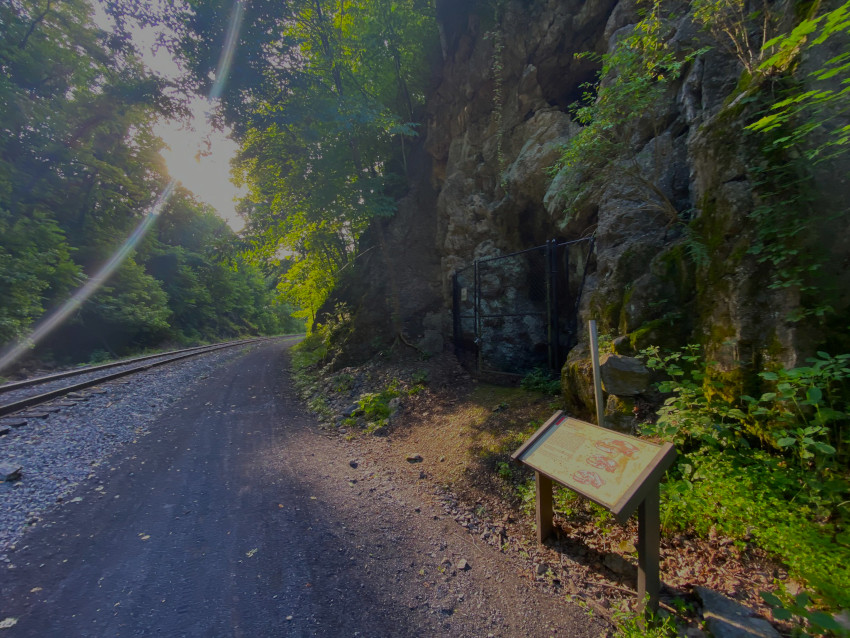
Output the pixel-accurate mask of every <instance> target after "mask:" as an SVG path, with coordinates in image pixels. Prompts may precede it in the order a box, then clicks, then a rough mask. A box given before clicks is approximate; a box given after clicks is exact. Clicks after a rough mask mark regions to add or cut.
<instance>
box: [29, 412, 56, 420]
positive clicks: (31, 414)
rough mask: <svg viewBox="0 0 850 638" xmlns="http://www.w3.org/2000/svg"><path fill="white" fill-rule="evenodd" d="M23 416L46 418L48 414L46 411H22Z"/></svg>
mask: <svg viewBox="0 0 850 638" xmlns="http://www.w3.org/2000/svg"><path fill="white" fill-rule="evenodd" d="M24 416H25V417H26V418H28V419H46V418H47V417H48V416H50V415H49V414H47V412H24Z"/></svg>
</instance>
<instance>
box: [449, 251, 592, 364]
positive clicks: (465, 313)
mask: <svg viewBox="0 0 850 638" xmlns="http://www.w3.org/2000/svg"><path fill="white" fill-rule="evenodd" d="M592 254H593V238H591V237H588V238H584V239H578V240H574V241H560V242H559V241H557V240H554V239H552V240H549V241H547V242H546V243H545V244H544V245H542V246H535V247H534V248H528V249H526V250H521V251H519V252H515V253H510V254H507V255H499V256H498V257H490V258H487V259H478V260H476V261H474V262H473V264H472V265H471V266H468V267H467V268H463V269H461V270H458V271H457V272H455V274H454V276H453V280H452V283H453V289H452V292H453V304H452V317H453V324H454V345H455V354H456V355H457V357H458V359H459V360H460V361H461V362H462V363H463V364H464V365H465V366H466V367H467V368H469V369H474V370H477V371H478V373H480V374H487V373H490V374H503V375H514V376H523V375H525V374H528V373H529V372H531V371H533V370H536V369H539V368H544V369H549V370H551V371H552V372H558V371H559V370H560V368H561V366H562V365H563V363H564V361H565V360H566V356H567V353H568V352H569V351H570V349H571V348H572V347H573V346H575V344H576V342H577V328H578V305H579V300H580V299H581V292H582V289H583V287H584V280H585V276H586V274H587V268H588V266H589V264H590V258H591V255H592Z"/></svg>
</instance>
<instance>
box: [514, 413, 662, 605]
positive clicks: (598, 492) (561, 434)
mask: <svg viewBox="0 0 850 638" xmlns="http://www.w3.org/2000/svg"><path fill="white" fill-rule="evenodd" d="M675 458H676V450H675V448H674V447H673V445H672V444H670V443H665V444H663V445H656V444H654V443H650V442H648V441H643V440H641V439H638V438H635V437H633V436H628V435H625V434H620V433H618V432H615V431H613V430H608V429H606V428H601V427H599V426H596V425H593V424H591V423H586V422H584V421H579V420H578V419H573V418H569V417H567V416H565V415H564V413H563V412H561V411H558V412H556V413H555V414H553V415H552V417H551V418H550V419H549V420H548V421H547V422H546V423H544V424H543V425H542V426H541V427H540V429H538V430H537V432H535V433H534V434H533V435H532V436H531V438H530V439H528V441H526V442H525V443H524V444H523V445H522V446H521V447H520V448H519V449H518V450H517V451H516V452H514V453H513V454H512V455H511V459H512V460H514V461H518V462H520V463H525V464H526V465H528V466H529V467H531V468H533V469H534V470H535V474H536V479H537V507H536V515H537V516H536V517H537V538H538V540H539V541H540V542H543V540H544V539H545V538H546V537H547V536H549V534H550V533H551V532H552V481H553V480H554V481H557V482H558V483H561V484H563V485H565V486H567V487H568V488H570V489H571V490H574V491H575V492H578V493H579V494H581V495H583V496H586V497H587V498H589V499H590V500H592V501H593V502H595V503H598V504H599V505H602V506H603V507H605V508H607V509H608V510H610V511H611V513H612V514H614V517H615V518H616V519H617V520H618V521H619V522H620V523H625V522H626V521H627V520H628V518H629V516H631V514H632V513H633V512H634V511H635V510H636V509H637V510H638V595H639V597H640V600H641V601H642V600H643V598H644V596H645V595H648V596H649V599H650V608H652V609H656V608H657V605H658V592H659V589H660V580H659V568H658V563H659V542H660V538H659V535H660V516H659V500H658V484H659V482H660V481H661V477H662V476H663V475H664V472H666V471H667V468H669V467H670V465H672V463H673V460H674V459H675Z"/></svg>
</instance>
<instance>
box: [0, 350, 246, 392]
mask: <svg viewBox="0 0 850 638" xmlns="http://www.w3.org/2000/svg"><path fill="white" fill-rule="evenodd" d="M243 341H244V340H243ZM209 347H210V345H205V346H193V347H191V348H185V349H181V350H169V351H167V352H160V353H159V354H146V355H144V356H141V357H133V358H131V359H123V360H121V361H111V362H110V363H101V364H98V365H93V366H85V367H84V368H75V369H74V370H65V371H64V372H56V373H54V374H46V375H44V376H42V377H32V378H31V379H23V380H22V381H12V382H11V383H4V384H3V385H0V393H3V392H11V391H12V390H20V389H21V388H28V387H30V386H33V385H39V384H41V383H49V382H51V381H58V380H59V379H65V378H67V377H74V376H77V375H80V374H87V373H89V372H97V371H98V370H108V369H109V368H117V367H118V366H126V365H130V364H133V363H138V362H140V361H149V360H151V359H156V358H158V357H167V356H170V355H172V354H177V353H178V352H189V351H190V350H202V349H204V348H209Z"/></svg>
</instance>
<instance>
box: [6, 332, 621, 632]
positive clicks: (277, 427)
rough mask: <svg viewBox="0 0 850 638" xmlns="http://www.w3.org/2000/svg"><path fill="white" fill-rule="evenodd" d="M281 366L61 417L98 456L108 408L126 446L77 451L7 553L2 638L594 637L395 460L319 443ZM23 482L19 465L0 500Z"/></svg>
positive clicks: (171, 384)
mask: <svg viewBox="0 0 850 638" xmlns="http://www.w3.org/2000/svg"><path fill="white" fill-rule="evenodd" d="M286 350H287V347H286V345H278V344H263V345H259V346H255V347H253V348H251V349H250V352H248V353H247V354H245V355H244V356H242V357H239V358H238V359H236V358H235V357H234V359H232V360H229V361H228V360H227V359H226V357H227V356H232V355H224V356H223V357H221V358H219V357H216V356H215V355H213V356H211V357H210V358H209V359H208V358H206V357H205V358H204V360H203V361H198V362H192V363H187V364H186V365H187V366H188V367H189V368H191V370H188V371H186V374H184V375H178V374H177V373H176V372H173V375H174V376H172V377H171V378H168V379H165V380H163V381H162V382H161V385H160V384H159V383H160V382H157V383H158V384H157V388H156V389H155V390H154V391H153V392H151V391H149V392H148V393H147V394H146V395H145V396H148V397H156V398H155V399H154V398H149V399H147V400H141V399H139V397H138V396H135V397H133V396H131V393H130V392H129V390H130V389H129V388H126V387H125V388H122V389H117V390H114V391H110V392H109V393H108V394H106V395H96V396H95V397H93V398H92V399H91V400H90V401H89V402H87V403H85V404H82V405H80V406H75V409H77V408H81V409H84V410H85V411H86V415H87V419H88V423H89V426H88V429H84V430H82V431H79V432H78V434H77V437H76V438H92V439H93V440H95V439H102V438H103V433H102V432H101V431H100V430H98V434H97V435H95V428H93V427H92V424H94V423H95V422H96V421H97V419H98V417H97V402H103V404H102V405H100V408H99V409H100V410H105V405H106V404H108V403H109V402H110V401H112V406H111V407H110V408H109V410H110V412H109V416H110V421H109V422H110V423H113V422H119V421H122V420H123V421H129V422H131V423H124V429H125V430H126V431H125V433H124V435H123V436H124V439H123V440H124V441H126V445H124V446H123V447H122V448H121V450H120V451H119V452H118V453H117V454H113V455H112V456H111V457H108V458H104V457H105V455H106V454H107V452H106V450H105V448H104V444H103V442H101V446H100V447H98V448H97V450H96V453H94V452H95V451H94V450H90V451H89V453H90V456H92V457H97V458H90V459H80V463H79V464H78V467H79V468H80V474H79V475H78V476H77V477H76V479H75V480H76V481H79V482H80V484H79V485H78V486H77V488H76V489H75V491H74V492H73V495H72V496H73V498H69V499H68V500H69V502H68V503H67V504H65V505H64V506H62V507H58V508H53V509H52V510H51V511H49V512H46V513H45V514H44V515H43V519H42V520H41V521H39V522H38V523H37V524H36V525H35V526H34V527H33V528H32V529H31V530H30V531H29V532H27V533H26V534H24V536H23V539H22V540H20V541H19V542H18V543H17V546H16V547H15V548H9V550H8V558H7V564H6V565H5V567H4V569H2V574H3V577H2V578H0V607H2V610H0V619H2V620H0V623H5V626H6V627H9V629H8V630H7V633H5V634H4V635H9V636H16V637H18V636H22V637H26V636H34V637H35V636H37V637H39V638H41V637H42V636H52V635H74V636H107V635H109V636H118V635H121V636H148V635H172V636H199V637H200V636H276V635H281V636H325V637H327V638H331V637H333V638H338V637H339V636H378V637H382V636H405V637H406V636H421V637H423V638H424V637H430V636H433V637H435V638H436V637H438V636H439V637H442V636H458V637H469V638H485V637H490V636H492V637H504V638H512V637H514V636H516V637H520V636H521V637H523V638H525V637H540V638H546V637H551V636H559V637H562V636H567V637H570V638H592V637H598V636H604V635H606V634H607V633H608V631H609V627H608V625H607V623H605V622H602V621H600V620H599V619H597V618H592V617H590V616H588V614H587V613H586V612H585V611H583V610H581V609H580V608H579V607H578V606H576V605H572V604H570V603H568V602H567V601H565V600H564V598H563V597H561V596H556V595H553V594H551V593H549V592H547V591H545V590H543V589H542V588H541V587H540V584H539V583H536V582H534V580H533V579H531V578H529V575H528V574H527V573H523V571H524V570H523V569H522V568H523V565H522V564H521V563H520V562H518V561H517V560H516V559H515V557H511V556H510V555H509V554H506V553H503V552H501V551H500V549H499V547H498V546H497V545H490V544H488V543H487V542H484V539H483V538H482V537H481V532H480V531H479V530H478V529H477V526H476V524H475V521H474V520H472V519H470V521H471V524H470V523H469V522H467V524H466V525H464V524H463V523H464V522H465V521H461V522H459V521H458V520H457V519H458V516H457V515H456V514H455V512H454V511H453V510H454V507H453V504H452V502H451V498H448V497H446V496H445V495H443V494H435V492H434V486H429V482H428V481H427V480H424V479H423V475H422V470H421V467H420V466H419V464H408V463H407V462H406V461H402V463H401V465H397V464H394V463H392V462H391V461H390V457H395V456H397V455H399V454H403V453H402V452H401V451H400V450H397V449H395V450H393V449H392V448H391V447H387V448H384V449H374V447H373V446H372V445H369V444H367V443H366V442H364V441H360V440H355V441H351V442H346V441H345V440H344V439H342V438H341V437H337V436H327V435H324V434H323V433H322V432H321V430H319V428H318V427H317V425H316V423H315V421H314V420H313V419H311V418H309V417H308V416H307V415H306V414H305V413H304V411H303V409H302V408H301V406H300V405H299V402H298V400H297V398H296V396H295V392H294V390H293V388H292V385H291V382H290V380H289V378H288V375H287V374H286V373H285V370H286V367H287V364H288V362H287V358H288V357H287V354H286ZM207 375H208V378H206V379H204V378H203V377H205V376H207ZM196 379H198V380H200V382H198V383H195V384H194V385H193V386H192V387H191V388H188V387H186V386H187V385H188V384H189V382H190V381H191V380H196ZM133 383H134V384H135V389H137V390H141V389H142V388H144V387H145V385H144V384H145V380H144V379H143V378H142V379H139V380H136V381H134V382H133ZM184 390H185V391H184ZM178 394H179V395H180V398H179V399H177V400H174V399H175V398H176V397H177V395H178ZM119 395H120V396H119ZM119 404H120V405H121V406H122V407H121V408H120V410H121V412H120V414H121V415H123V417H122V418H118V417H117V413H116V412H115V411H113V410H112V408H114V407H115V406H116V405H119ZM151 404H153V405H151ZM169 404H170V405H169ZM142 410H144V411H145V415H146V418H145V419H144V420H143V419H142V413H141V411H142ZM81 414H82V412H81ZM54 416H55V415H54ZM54 416H51V417H49V418H48V420H47V422H49V421H50V419H53V418H54ZM99 418H100V419H101V420H104V421H103V422H104V423H105V419H106V416H105V414H101V415H100V417H99ZM27 427H29V426H27ZM145 430H150V433H149V434H148V435H147V436H145V435H143V432H144V431H145ZM15 436H17V433H16V434H15ZM74 441H75V437H71V440H67V439H66V440H65V442H64V445H65V446H70V445H71V444H72V443H74ZM109 443H112V444H114V446H115V447H111V448H110V449H113V450H114V449H116V448H117V447H118V442H116V441H115V440H114V439H111V438H110V439H109V441H108V442H107V443H106V444H107V445H108V444H109ZM385 445H389V442H388V441H386V440H385ZM59 446H60V444H59V443H58V441H55V442H54V447H53V448H52V451H53V452H54V453H56V452H57V450H58V448H59ZM73 455H74V453H73V452H72V453H71V454H63V455H61V456H63V457H64V456H73ZM103 461H106V462H103ZM93 462H94V463H96V464H99V465H98V466H96V467H93V466H92V463H93ZM49 471H50V470H48V472H49ZM29 472H32V470H30V471H29ZM42 472H43V473H46V472H45V471H42ZM89 475H91V478H90V480H82V479H85V478H86V477H88V476H89ZM34 478H35V474H34V473H32V474H31V473H28V471H27V469H26V468H25V469H24V478H23V479H22V480H21V481H20V482H19V483H18V484H19V485H20V486H21V487H17V488H10V492H9V493H10V494H11V493H14V492H15V491H17V490H24V489H28V488H27V485H28V484H30V483H34V481H32V480H31V479H34ZM71 482H73V481H71ZM68 484H69V483H64V484H63V485H65V486H67V485H68ZM7 489H9V488H7ZM50 499H52V500H50ZM55 499H56V496H55V493H54V494H53V495H51V496H50V497H48V500H49V501H50V502H53V501H55ZM77 499H79V502H76V503H75V502H73V501H75V500H77ZM3 500H4V501H5V499H3ZM48 504H49V503H48ZM4 508H5V505H4ZM470 527H472V528H473V529H470ZM473 530H474V531H475V532H476V533H475V534H473V533H471V532H472V531H473Z"/></svg>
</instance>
